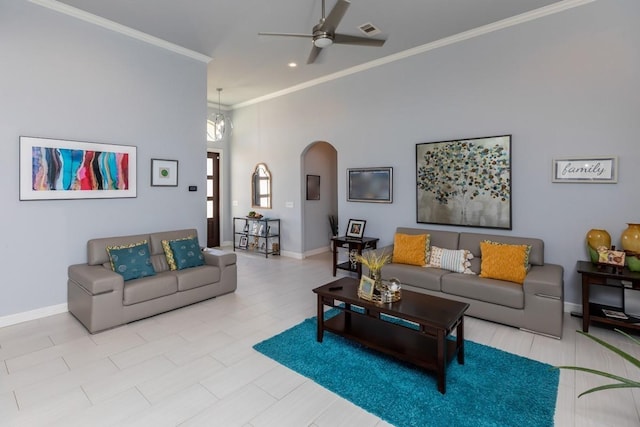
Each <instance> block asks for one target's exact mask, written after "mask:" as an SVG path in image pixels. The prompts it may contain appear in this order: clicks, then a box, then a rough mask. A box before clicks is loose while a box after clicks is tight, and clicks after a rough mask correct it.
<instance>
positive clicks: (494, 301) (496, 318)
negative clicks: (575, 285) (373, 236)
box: [377, 227, 564, 338]
mask: <svg viewBox="0 0 640 427" xmlns="http://www.w3.org/2000/svg"><path fill="white" fill-rule="evenodd" d="M396 231H397V232H398V233H403V234H429V235H430V236H431V245H432V246H438V247H441V248H445V249H467V250H469V251H471V253H472V254H473V256H474V258H473V259H472V260H471V270H472V271H473V272H475V273H479V272H480V265H481V253H480V242H481V241H483V240H492V241H495V242H501V243H507V244H518V245H522V244H525V245H531V252H530V254H529V263H530V264H531V269H530V270H529V271H528V273H527V275H526V278H525V280H524V283H523V284H522V285H520V284H517V283H513V282H507V281H503V280H494V279H489V278H482V277H479V276H478V275H477V274H476V275H469V274H462V273H454V272H451V271H448V270H442V269H439V268H433V267H418V266H413V265H407V264H394V263H390V264H387V265H385V266H384V268H383V269H382V278H383V279H389V278H391V277H395V278H397V279H399V280H400V282H401V283H402V286H403V288H405V289H410V290H414V291H417V292H423V293H426V294H430V295H437V296H441V297H445V298H449V299H453V300H457V301H463V302H467V303H469V304H470V307H469V310H468V311H467V313H466V314H467V315H469V316H472V317H477V318H480V319H485V320H490V321H493V322H498V323H503V324H506V325H510V326H515V327H517V328H520V329H524V330H528V331H531V332H536V333H539V334H544V335H550V336H553V337H557V338H561V337H562V319H563V305H564V297H563V268H562V266H560V265H555V264H547V263H545V262H544V242H543V241H542V240H540V239H533V238H523V237H512V236H502V235H494V234H480V233H458V232H452V231H439V230H427V229H419V228H406V227H398V228H397V230H396ZM377 251H378V252H380V251H386V252H387V253H393V245H391V246H387V247H384V248H379V249H378V250H377Z"/></svg>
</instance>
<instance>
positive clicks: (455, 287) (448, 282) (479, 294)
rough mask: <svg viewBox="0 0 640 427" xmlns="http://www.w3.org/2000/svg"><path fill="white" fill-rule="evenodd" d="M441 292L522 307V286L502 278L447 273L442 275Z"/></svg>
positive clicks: (506, 305) (512, 306)
mask: <svg viewBox="0 0 640 427" xmlns="http://www.w3.org/2000/svg"><path fill="white" fill-rule="evenodd" d="M442 292H444V293H445V294H450V295H457V296H461V297H465V298H470V299H473V300H478V301H484V302H488V303H491V304H497V305H502V306H505V307H511V308H517V309H522V308H524V290H523V289H522V286H521V285H518V284H516V283H513V282H506V281H504V280H494V279H483V278H480V277H478V276H475V275H474V276H470V275H466V274H460V273H449V274H446V275H444V276H443V277H442Z"/></svg>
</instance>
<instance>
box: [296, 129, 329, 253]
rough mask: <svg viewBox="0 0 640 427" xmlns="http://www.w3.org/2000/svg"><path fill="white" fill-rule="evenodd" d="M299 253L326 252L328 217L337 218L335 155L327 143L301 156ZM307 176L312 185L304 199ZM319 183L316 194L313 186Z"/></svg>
mask: <svg viewBox="0 0 640 427" xmlns="http://www.w3.org/2000/svg"><path fill="white" fill-rule="evenodd" d="M301 164H302V177H301V179H302V181H301V182H302V185H301V188H302V193H303V194H302V198H301V199H302V201H303V203H302V252H303V256H305V257H306V256H310V255H315V254H318V253H322V252H326V251H328V250H329V246H330V240H329V239H330V237H331V227H330V226H329V215H335V216H336V217H337V215H338V152H337V151H336V149H335V148H334V147H333V145H331V144H330V143H328V142H325V141H316V142H313V143H311V144H309V146H308V147H307V148H306V149H305V150H304V151H303V153H302V161H301ZM307 176H309V177H310V179H309V182H310V183H311V185H312V191H311V193H312V194H311V198H309V197H307ZM318 181H319V187H318V192H317V194H316V193H315V192H314V191H313V189H314V188H313V187H314V184H315V183H316V182H318Z"/></svg>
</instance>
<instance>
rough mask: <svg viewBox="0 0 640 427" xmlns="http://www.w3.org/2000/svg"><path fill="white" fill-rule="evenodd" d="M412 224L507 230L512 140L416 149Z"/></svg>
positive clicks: (428, 145)
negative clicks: (413, 217)
mask: <svg viewBox="0 0 640 427" xmlns="http://www.w3.org/2000/svg"><path fill="white" fill-rule="evenodd" d="M416 208H417V209H416V221H417V222H418V223H424V224H446V225H458V226H465V227H482V228H500V229H505V230H511V227H512V226H511V135H501V136H491V137H484V138H471V139H457V140H452V141H441V142H426V143H420V144H416Z"/></svg>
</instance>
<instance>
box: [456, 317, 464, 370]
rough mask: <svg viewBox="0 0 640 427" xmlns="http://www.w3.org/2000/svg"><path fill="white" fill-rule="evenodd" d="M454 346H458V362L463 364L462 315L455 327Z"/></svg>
mask: <svg viewBox="0 0 640 427" xmlns="http://www.w3.org/2000/svg"><path fill="white" fill-rule="evenodd" d="M456 346H457V347H458V364H460V365H464V316H462V318H460V323H458V327H457V329H456Z"/></svg>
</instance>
